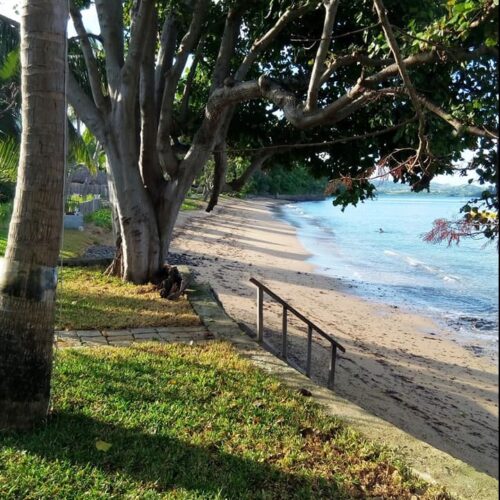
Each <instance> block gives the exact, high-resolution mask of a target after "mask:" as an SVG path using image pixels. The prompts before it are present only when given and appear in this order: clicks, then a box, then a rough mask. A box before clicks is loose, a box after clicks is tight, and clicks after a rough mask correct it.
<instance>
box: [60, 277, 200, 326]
mask: <svg viewBox="0 0 500 500" xmlns="http://www.w3.org/2000/svg"><path fill="white" fill-rule="evenodd" d="M102 271H103V270H102V269H100V268H74V267H66V268H64V267H63V268H62V269H61V270H60V273H59V275H60V280H59V285H58V290H57V293H58V299H57V314H56V325H57V326H56V327H57V328H58V329H68V330H89V329H91V330H93V329H99V330H101V329H106V328H111V329H121V328H139V327H148V326H149V327H153V326H168V325H176V326H190V325H198V324H200V322H199V319H198V316H197V315H196V314H195V313H194V311H193V309H192V308H191V305H190V304H189V302H188V301H187V299H185V298H181V299H179V300H176V301H171V300H165V299H162V298H161V297H160V296H159V293H158V291H157V290H155V289H154V287H153V286H151V285H142V286H137V285H133V284H131V283H124V282H123V281H121V280H120V279H119V278H116V277H113V276H104V274H103V273H102Z"/></svg>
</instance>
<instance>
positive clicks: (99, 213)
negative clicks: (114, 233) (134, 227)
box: [84, 208, 113, 231]
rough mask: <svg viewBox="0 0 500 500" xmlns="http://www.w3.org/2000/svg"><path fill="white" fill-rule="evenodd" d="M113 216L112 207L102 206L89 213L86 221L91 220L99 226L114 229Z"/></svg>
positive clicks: (109, 229)
mask: <svg viewBox="0 0 500 500" xmlns="http://www.w3.org/2000/svg"><path fill="white" fill-rule="evenodd" d="M111 217H112V216H111V209H110V208H101V209H99V210H96V211H95V212H93V213H91V214H87V215H86V216H85V218H84V220H85V222H91V223H92V224H95V225H96V226H98V227H102V228H103V229H107V230H108V231H111V230H112V229H113V222H112V219H111Z"/></svg>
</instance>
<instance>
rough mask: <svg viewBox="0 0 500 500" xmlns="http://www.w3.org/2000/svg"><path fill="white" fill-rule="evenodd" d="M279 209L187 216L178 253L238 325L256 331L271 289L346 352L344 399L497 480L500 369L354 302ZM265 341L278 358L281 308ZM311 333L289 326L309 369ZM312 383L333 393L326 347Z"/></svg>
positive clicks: (269, 308) (241, 206) (397, 317)
mask: <svg viewBox="0 0 500 500" xmlns="http://www.w3.org/2000/svg"><path fill="white" fill-rule="evenodd" d="M276 203H278V202H276V201H273V200H265V199H252V200H245V201H241V200H224V201H222V203H221V205H220V206H219V207H217V208H216V209H215V211H214V212H213V213H212V214H205V213H203V212H199V213H196V214H188V215H186V214H181V218H180V220H179V224H178V227H177V230H176V238H175V241H174V244H173V246H172V252H174V253H184V254H186V255H185V258H186V260H187V261H188V263H189V264H190V266H191V267H192V269H193V271H194V272H195V273H196V274H197V276H198V277H199V279H200V280H201V281H206V282H209V283H210V284H211V286H212V287H213V289H214V290H215V291H216V293H217V295H218V297H219V299H220V300H221V302H222V304H223V306H224V308H225V309H226V311H227V312H228V314H229V315H230V316H232V317H233V318H234V319H235V320H236V321H238V322H239V323H241V324H242V325H245V326H246V327H247V328H249V329H251V330H252V331H255V295H256V291H255V287H254V286H253V285H251V284H250V283H249V279H250V278H251V277H255V278H257V279H258V280H260V281H262V282H263V283H264V284H266V285H267V286H268V287H269V288H270V289H271V290H273V291H274V292H275V293H277V294H278V295H279V296H281V297H282V298H284V299H285V300H287V301H288V302H289V303H290V304H291V305H293V306H294V307H295V308H296V309H298V310H299V311H300V312H302V313H303V314H304V315H305V316H307V317H309V318H310V319H311V320H312V321H314V322H315V323H316V324H317V325H318V326H319V327H321V328H322V329H323V330H324V331H325V332H327V333H329V334H330V335H332V336H333V337H334V338H336V339H337V340H338V341H339V342H340V343H341V344H343V345H344V347H345V348H346V353H345V354H342V356H341V357H340V358H339V359H338V362H337V371H336V381H335V390H336V392H337V393H338V394H340V395H341V396H342V397H344V398H346V399H348V400H350V401H352V402H354V403H356V404H358V405H359V406H361V407H363V408H365V409H366V410H368V411H369V412H371V413H373V414H375V415H377V416H379V417H381V418H383V419H385V420H387V421H389V422H391V423H393V424H395V425H397V426H398V427H400V428H401V429H403V430H405V431H406V432H408V433H410V434H412V435H413V436H415V437H417V438H419V439H421V440H423V441H426V442H427V443H429V444H431V445H432V446H435V447H436V448H439V449H441V450H443V451H445V452H447V453H449V454H451V455H452V456H454V457H456V458H459V459H461V460H463V461H464V462H467V463H469V464H470V465H472V466H474V467H475V468H476V469H477V470H480V471H482V472H486V473H488V474H490V475H492V476H494V477H498V368H497V366H496V365H495V364H493V363H492V362H491V361H490V360H488V359H485V358H480V357H477V356H475V355H474V354H473V353H471V352H470V351H468V350H466V349H464V348H463V347H462V346H460V345H459V344H458V343H456V342H454V341H453V340H452V334H451V332H448V331H446V330H443V329H442V328H441V327H438V326H437V325H436V324H435V323H434V322H433V321H432V320H430V319H428V318H425V317H421V316H417V315H414V314H410V313H408V312H405V311H403V310H402V309H400V308H397V307H395V306H392V305H391V304H386V305H379V304H375V303H372V302H368V301H365V300H362V299H360V298H359V297H356V296H354V295H353V293H352V292H353V290H352V287H353V285H352V284H350V283H348V282H343V281H341V280H339V279H335V278H331V277H326V276H322V275H320V274H317V273H316V272H315V269H314V268H313V266H312V265H310V264H309V263H308V262H307V257H308V254H307V252H306V251H305V249H304V248H303V247H302V246H301V244H300V242H299V240H298V239H297V237H296V234H295V229H294V228H293V227H292V226H290V225H288V224H286V223H285V222H282V221H280V220H279V219H277V218H276V217H275V216H274V215H273V211H272V207H273V206H274V205H275V204H276ZM264 315H265V324H266V330H265V336H266V339H267V340H268V341H269V342H270V343H271V344H273V345H275V346H276V348H277V349H279V346H280V337H279V336H278V332H280V331H281V307H280V306H277V305H276V304H273V303H272V301H271V300H270V299H269V298H266V300H265V312H264ZM305 333H306V332H305V329H304V327H303V326H301V325H300V324H299V323H297V322H295V321H290V325H289V334H290V345H289V353H291V355H292V356H293V357H294V358H295V360H296V362H297V363H299V364H302V365H303V359H304V352H305V345H306V344H305ZM312 359H313V366H314V370H313V378H314V379H315V380H317V381H318V382H320V383H323V384H325V383H326V377H327V373H328V360H329V351H328V350H327V348H326V345H324V344H322V343H320V342H317V343H316V344H315V348H314V352H313V358H312Z"/></svg>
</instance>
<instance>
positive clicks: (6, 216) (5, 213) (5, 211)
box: [0, 202, 12, 226]
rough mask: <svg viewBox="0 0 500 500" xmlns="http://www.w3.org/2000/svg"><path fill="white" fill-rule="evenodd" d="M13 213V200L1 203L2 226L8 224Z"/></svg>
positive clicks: (0, 218)
mask: <svg viewBox="0 0 500 500" xmlns="http://www.w3.org/2000/svg"><path fill="white" fill-rule="evenodd" d="M11 215H12V202H9V203H0V226H4V225H7V224H8V223H9V221H10V216H11Z"/></svg>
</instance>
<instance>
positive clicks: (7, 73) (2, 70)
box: [0, 49, 20, 81]
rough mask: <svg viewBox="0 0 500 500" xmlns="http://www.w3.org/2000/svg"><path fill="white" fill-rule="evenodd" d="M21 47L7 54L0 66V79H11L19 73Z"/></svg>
mask: <svg viewBox="0 0 500 500" xmlns="http://www.w3.org/2000/svg"><path fill="white" fill-rule="evenodd" d="M19 69H20V65H19V49H14V50H12V51H11V52H9V53H8V54H7V56H6V57H5V60H4V61H3V64H2V65H1V66H0V81H2V80H3V81H5V80H10V79H11V78H14V77H15V76H18V74H19Z"/></svg>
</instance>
